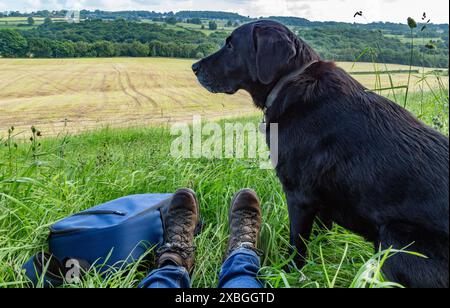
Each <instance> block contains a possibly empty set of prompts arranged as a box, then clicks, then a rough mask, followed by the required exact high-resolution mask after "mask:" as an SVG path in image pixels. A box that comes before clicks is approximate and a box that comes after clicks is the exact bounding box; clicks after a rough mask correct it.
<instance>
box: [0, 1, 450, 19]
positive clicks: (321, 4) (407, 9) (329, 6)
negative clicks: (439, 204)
mask: <svg viewBox="0 0 450 308" xmlns="http://www.w3.org/2000/svg"><path fill="white" fill-rule="evenodd" d="M63 8H66V9H77V8H87V9H102V10H154V11H164V12H167V11H179V10H223V11H230V12H238V13H240V14H243V15H249V16H252V17H260V16H269V15H284V16H297V17H304V18H308V19H311V20H322V21H323V20H336V21H348V22H352V21H355V19H354V18H353V15H354V13H355V12H356V11H359V10H362V11H363V12H364V15H365V19H364V18H359V19H357V20H356V21H358V22H365V21H369V22H371V21H393V22H405V20H406V18H407V17H409V16H412V17H416V18H419V17H420V16H421V15H422V13H423V12H427V13H428V15H429V16H430V17H431V18H432V20H433V21H434V22H439V23H448V21H449V13H448V11H449V3H448V1H444V0H427V1H419V0H216V1H210V0H15V1H13V0H0V10H20V11H33V10H38V9H50V10H53V9H63Z"/></svg>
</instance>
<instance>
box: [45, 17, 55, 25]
mask: <svg viewBox="0 0 450 308" xmlns="http://www.w3.org/2000/svg"><path fill="white" fill-rule="evenodd" d="M52 23H53V20H52V19H51V18H50V17H46V18H45V19H44V25H46V26H48V25H51V24H52Z"/></svg>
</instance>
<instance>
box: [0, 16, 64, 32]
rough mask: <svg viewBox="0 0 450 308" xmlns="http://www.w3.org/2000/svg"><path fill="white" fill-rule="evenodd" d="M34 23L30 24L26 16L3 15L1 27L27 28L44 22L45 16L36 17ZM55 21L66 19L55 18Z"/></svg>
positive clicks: (0, 20) (0, 19)
mask: <svg viewBox="0 0 450 308" xmlns="http://www.w3.org/2000/svg"><path fill="white" fill-rule="evenodd" d="M33 19H34V25H32V26H29V25H28V21H27V18H26V17H3V18H0V29H21V30H27V29H31V28H34V27H37V26H39V25H42V24H43V23H44V18H42V17H34V18H33ZM52 20H53V22H61V21H64V18H53V19H52Z"/></svg>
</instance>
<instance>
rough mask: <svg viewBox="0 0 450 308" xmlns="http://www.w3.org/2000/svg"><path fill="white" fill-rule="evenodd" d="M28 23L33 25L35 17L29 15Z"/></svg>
mask: <svg viewBox="0 0 450 308" xmlns="http://www.w3.org/2000/svg"><path fill="white" fill-rule="evenodd" d="M27 23H28V25H29V26H32V25H34V18H33V17H31V16H30V17H28V19H27Z"/></svg>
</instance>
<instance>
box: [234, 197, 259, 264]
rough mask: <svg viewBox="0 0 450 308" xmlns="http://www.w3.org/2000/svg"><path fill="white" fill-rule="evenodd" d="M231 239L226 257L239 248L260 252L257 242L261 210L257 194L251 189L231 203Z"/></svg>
mask: <svg viewBox="0 0 450 308" xmlns="http://www.w3.org/2000/svg"><path fill="white" fill-rule="evenodd" d="M229 224H230V239H229V240H228V248H227V253H226V257H228V256H229V255H230V254H231V253H232V252H233V251H235V250H236V249H239V248H247V249H251V250H253V251H255V252H258V249H257V246H256V245H257V242H258V238H259V232H260V229H261V208H260V201H259V198H258V196H257V194H256V193H255V192H254V191H253V190H251V189H243V190H241V191H239V192H238V193H237V194H236V195H235V196H234V198H233V200H232V201H231V207H230V213H229Z"/></svg>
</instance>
